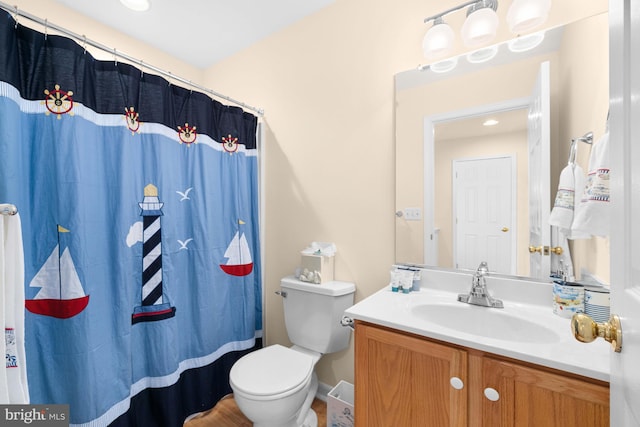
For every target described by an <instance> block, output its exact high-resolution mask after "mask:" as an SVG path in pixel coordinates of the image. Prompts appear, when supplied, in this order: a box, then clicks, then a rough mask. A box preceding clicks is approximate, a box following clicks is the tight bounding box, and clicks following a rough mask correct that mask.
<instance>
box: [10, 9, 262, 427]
mask: <svg viewBox="0 0 640 427" xmlns="http://www.w3.org/2000/svg"><path fill="white" fill-rule="evenodd" d="M0 20H1V23H0V200H2V201H3V202H9V203H13V204H15V205H16V206H17V207H18V208H19V210H20V215H21V219H22V226H23V241H24V255H25V284H24V286H25V307H24V309H25V336H26V337H25V341H26V359H27V360H26V364H27V375H28V383H29V391H30V398H31V403H33V404H37V403H43V404H69V405H70V419H71V424H72V425H78V426H104V425H117V426H145V427H146V426H178V425H182V422H183V420H184V418H185V417H186V416H187V415H189V414H192V413H195V412H199V411H203V410H206V409H208V408H211V407H212V406H214V404H215V403H216V402H217V400H219V399H220V398H221V397H222V396H224V395H225V394H227V393H229V392H230V391H231V389H230V387H229V380H228V374H229V370H230V369H231V366H232V365H233V363H234V361H235V360H237V359H238V358H239V357H240V356H242V355H243V354H244V353H246V352H248V351H251V350H252V349H255V348H257V347H259V346H260V345H261V336H262V334H261V332H262V306H261V283H260V277H261V266H260V253H259V239H258V237H259V228H258V218H259V216H258V185H257V181H258V178H257V175H258V170H257V169H258V162H257V147H256V127H257V118H256V117H255V116H253V115H251V114H249V113H246V112H244V111H243V110H242V109H240V108H237V107H230V106H225V105H222V104H221V103H219V102H217V101H215V100H212V99H211V98H210V97H208V96H206V95H204V94H202V93H197V92H192V91H189V90H186V89H184V88H180V87H177V86H175V85H173V84H171V82H169V81H167V80H165V79H163V78H160V77H158V76H156V75H152V74H149V73H145V72H144V70H141V69H138V68H136V67H133V66H130V65H127V64H124V63H118V62H116V61H98V60H95V59H94V58H93V57H92V56H91V55H90V54H89V53H87V52H86V51H85V49H83V48H82V46H80V45H78V44H77V43H75V42H74V41H72V40H71V39H68V38H65V37H60V36H53V35H46V34H43V33H40V32H37V31H34V30H31V29H28V28H26V27H23V26H21V25H19V24H16V22H15V21H14V19H13V18H12V16H11V15H10V14H8V13H6V12H4V11H1V14H0Z"/></svg>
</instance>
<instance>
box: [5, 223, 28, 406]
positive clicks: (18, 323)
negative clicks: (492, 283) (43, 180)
mask: <svg viewBox="0 0 640 427" xmlns="http://www.w3.org/2000/svg"><path fill="white" fill-rule="evenodd" d="M0 221H2V224H0V225H1V226H0V328H4V337H0V350H4V353H5V355H6V357H5V360H6V368H5V369H0V403H10V404H26V403H29V389H28V385H27V367H26V361H27V359H26V357H25V345H24V252H23V248H22V227H21V224H20V216H19V215H18V214H15V215H12V216H9V215H0ZM0 330H1V329H0Z"/></svg>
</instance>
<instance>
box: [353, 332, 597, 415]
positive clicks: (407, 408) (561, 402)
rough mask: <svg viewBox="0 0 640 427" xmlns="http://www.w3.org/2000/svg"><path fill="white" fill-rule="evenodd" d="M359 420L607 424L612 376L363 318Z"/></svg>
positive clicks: (358, 347)
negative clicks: (576, 371)
mask: <svg viewBox="0 0 640 427" xmlns="http://www.w3.org/2000/svg"><path fill="white" fill-rule="evenodd" d="M354 406H355V421H356V426H357V427H374V426H380V427H391V426H394V427H395V426H403V427H409V426H420V427H432V426H433V427H445V426H452V427H462V426H469V427H483V426H490V427H502V426H504V427H507V426H509V427H526V426H530V427H539V426H545V427H553V426H558V427H560V426H562V427H565V426H576V427H578V426H579V427H603V426H608V425H609V385H608V383H605V382H602V381H598V380H592V379H589V378H584V377H580V376H577V375H573V374H569V373H565V372H561V371H556V370H553V369H549V368H545V367H541V366H537V365H532V364H528V363H525V362H520V361H516V360H513V359H508V358H504V357H501V356H496V355H493V354H489V353H484V352H482V351H478V350H474V349H469V348H464V347H459V346H455V345H451V344H448V343H444V342H440V341H435V340H430V339H427V338H424V337H421V336H418V335H413V334H409V333H405V332H401V331H397V330H394V329H388V328H384V327H381V326H377V325H372V324H369V323H366V322H362V321H356V332H355V405H354Z"/></svg>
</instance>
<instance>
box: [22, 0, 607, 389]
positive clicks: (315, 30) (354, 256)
mask: <svg viewBox="0 0 640 427" xmlns="http://www.w3.org/2000/svg"><path fill="white" fill-rule="evenodd" d="M458 3H459V1H457V0H446V1H445V0H443V1H435V0H428V1H424V0H402V1H400V2H398V1H395V0H336V1H335V3H333V4H332V5H330V6H328V7H326V8H325V9H323V10H321V11H320V12H318V13H316V14H314V15H312V16H310V17H307V18H305V19H303V20H302V21H300V22H298V23H296V24H295V25H293V26H291V27H289V28H287V29H284V30H282V31H279V32H277V33H275V34H273V35H271V36H270V37H268V38H267V39H265V40H263V41H261V42H259V43H256V44H255V45H253V46H251V47H250V48H248V49H246V50H244V51H242V52H240V53H238V54H236V55H235V56H233V57H231V58H229V59H227V60H225V61H222V62H221V63H219V64H217V65H215V66H213V67H211V68H210V69H207V70H198V69H195V68H193V67H190V66H188V65H186V64H184V63H181V62H180V61H178V60H176V59H174V58H172V57H170V56H168V55H166V54H163V53H162V52H159V51H158V50H155V49H153V48H150V47H149V46H145V45H144V44H142V43H139V42H136V41H135V40H131V39H130V38H128V37H126V36H123V35H122V34H119V33H117V32H116V31H113V30H110V29H109V28H106V27H104V26H102V25H101V24H98V23H96V22H95V21H91V20H88V19H85V18H83V17H82V16H79V15H78V14H76V13H75V12H72V11H70V10H68V9H66V8H64V7H61V6H59V5H58V4H57V3H54V2H53V1H51V0H14V2H13V4H17V5H18V6H19V7H20V8H21V9H24V10H27V11H29V12H31V13H33V14H35V15H38V16H41V17H46V18H48V19H49V20H50V21H51V22H55V23H57V24H61V25H64V26H65V27H67V28H69V29H71V30H72V31H74V32H76V33H78V34H86V35H87V37H89V38H91V39H93V40H96V41H99V42H100V43H102V44H105V45H108V46H111V45H113V46H114V47H116V48H118V50H121V51H123V52H126V53H128V54H130V55H132V56H134V57H140V58H142V59H144V61H145V62H147V63H151V64H153V65H156V66H158V67H161V68H164V69H167V70H171V71H172V72H173V73H175V74H176V75H180V76H182V77H185V78H187V79H189V80H192V81H194V82H202V83H203V84H204V85H205V86H207V87H211V88H212V89H214V90H216V91H218V92H221V93H224V94H226V95H229V96H232V97H234V98H236V99H241V100H243V101H244V102H246V103H248V104H251V105H255V106H259V107H262V108H264V109H265V112H266V114H265V117H264V124H265V128H266V140H265V142H264V150H263V155H264V159H265V163H266V168H265V169H266V170H265V176H266V179H265V186H266V192H265V204H266V212H265V217H266V220H265V223H264V225H263V226H264V230H265V232H266V239H265V240H266V241H265V254H264V256H265V265H264V270H265V276H266V280H265V295H266V298H265V311H266V334H267V335H266V336H267V342H268V343H276V342H277V343H283V344H286V343H288V339H287V335H286V331H285V329H284V322H283V317H282V302H281V300H280V299H279V297H276V296H275V295H274V294H273V292H274V291H275V290H276V288H277V286H278V282H279V279H280V278H281V277H283V276H285V275H288V274H291V273H292V272H293V271H294V269H295V268H296V267H297V266H298V264H299V262H300V261H299V251H300V250H301V249H302V248H304V247H305V246H306V245H308V244H309V243H310V242H311V241H314V240H321V241H332V242H335V243H336V245H337V247H338V253H337V258H336V271H335V273H336V278H337V279H339V280H349V281H354V282H355V283H356V285H357V289H358V290H357V293H356V299H357V300H360V299H362V298H364V297H366V296H368V295H370V294H371V293H373V292H374V291H376V290H378V289H380V288H381V287H383V286H384V285H385V284H386V283H387V280H388V270H389V267H390V266H391V264H392V263H393V262H394V259H395V255H394V253H395V249H394V227H395V216H394V206H395V200H394V194H395V167H394V164H395V162H394V156H395V154H394V88H393V76H394V74H396V73H398V72H400V71H403V70H406V69H409V68H413V67H415V66H416V65H418V64H419V63H422V62H424V59H423V58H422V54H421V42H422V37H423V35H424V32H425V31H426V28H427V27H426V26H425V25H424V24H423V19H424V17H426V16H429V15H432V14H434V13H437V12H440V11H442V10H445V9H447V8H449V7H451V6H453V5H457V4H458ZM508 4H509V1H508V0H507V1H503V2H501V3H500V10H499V13H500V15H501V16H502V22H504V19H503V17H504V14H506V10H507V8H508ZM606 7H607V1H606V0H594V1H589V2H584V1H581V0H562V1H556V2H554V6H553V9H552V14H551V17H550V19H549V21H548V25H549V26H555V25H558V24H560V23H563V22H565V19H566V18H565V17H566V16H568V15H567V14H569V15H571V14H572V13H579V14H581V15H582V16H589V15H591V14H594V13H596V12H600V11H603V10H606ZM575 11H578V12H575ZM462 14H463V13H462ZM459 15H460V14H459ZM505 27H506V25H504V24H503V25H502V30H501V33H500V36H499V39H500V40H504V39H506V38H507V37H508V35H507V31H506V29H505ZM500 40H498V41H500ZM212 43H215V36H213V35H212ZM106 57H107V58H108V55H106ZM352 348H353V346H352ZM352 348H351V349H349V350H346V351H343V352H341V353H338V354H335V355H328V356H326V357H324V358H323V359H322V360H321V362H320V364H319V366H318V373H319V378H320V381H322V382H324V383H327V384H335V383H337V382H338V380H340V379H345V380H347V381H351V382H352V381H353V349H352Z"/></svg>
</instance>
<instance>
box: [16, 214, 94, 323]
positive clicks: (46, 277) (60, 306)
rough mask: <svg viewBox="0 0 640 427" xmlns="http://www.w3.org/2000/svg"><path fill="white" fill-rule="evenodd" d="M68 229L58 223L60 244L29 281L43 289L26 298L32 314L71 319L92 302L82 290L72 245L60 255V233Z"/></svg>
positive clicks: (66, 231)
mask: <svg viewBox="0 0 640 427" xmlns="http://www.w3.org/2000/svg"><path fill="white" fill-rule="evenodd" d="M68 232H69V230H67V229H66V228H64V227H62V226H60V225H58V243H57V244H56V246H55V247H54V248H53V251H52V252H51V255H49V258H47V260H46V261H45V263H44V265H43V266H42V267H41V268H40V270H39V271H38V273H36V275H35V276H34V278H33V279H32V280H31V283H30V284H29V287H32V288H40V291H38V293H37V294H36V296H35V297H34V298H33V299H31V300H25V306H26V308H27V310H29V311H30V312H32V313H35V314H41V315H43V316H51V317H56V318H58V319H68V318H70V317H73V316H75V315H77V314H79V313H80V312H82V310H84V309H85V308H86V307H87V305H88V304H89V296H88V295H85V293H84V290H83V289H82V283H81V282H80V278H79V277H78V273H77V272H76V268H75V265H74V264H73V259H72V258H71V253H70V252H69V248H65V249H64V251H63V252H62V255H60V233H68Z"/></svg>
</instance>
